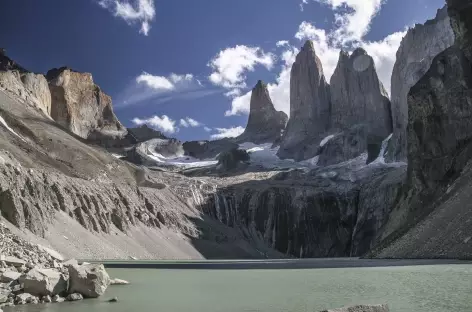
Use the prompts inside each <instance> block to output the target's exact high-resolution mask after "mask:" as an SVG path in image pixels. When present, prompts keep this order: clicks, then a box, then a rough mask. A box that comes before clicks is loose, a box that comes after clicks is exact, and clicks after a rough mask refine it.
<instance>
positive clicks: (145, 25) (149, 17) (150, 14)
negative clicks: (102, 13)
mask: <svg viewBox="0 0 472 312" xmlns="http://www.w3.org/2000/svg"><path fill="white" fill-rule="evenodd" d="M98 4H99V5H100V6H101V7H103V8H105V9H108V10H109V11H111V12H112V13H113V14H114V15H115V16H117V17H121V18H122V19H124V20H125V21H126V22H127V23H128V24H134V23H136V22H139V23H141V29H140V31H139V32H140V33H141V34H144V35H145V36H147V35H148V34H149V30H150V29H151V25H150V23H151V22H152V21H153V20H154V18H155V16H156V9H155V7H154V0H100V1H99V2H98Z"/></svg>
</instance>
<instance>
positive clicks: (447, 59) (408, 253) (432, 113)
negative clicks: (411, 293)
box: [377, 0, 472, 258]
mask: <svg viewBox="0 0 472 312" xmlns="http://www.w3.org/2000/svg"><path fill="white" fill-rule="evenodd" d="M448 5H450V7H449V12H451V19H452V25H453V29H454V32H455V35H456V41H455V43H454V45H453V46H452V47H450V48H448V49H446V50H445V51H443V52H441V53H440V54H438V55H437V56H436V57H435V58H434V59H433V61H432V64H431V68H430V69H429V70H428V71H427V72H426V74H425V75H424V76H423V77H422V78H421V79H420V80H419V81H418V83H417V84H416V85H415V86H413V87H412V88H411V90H410V92H409V94H408V127H407V133H408V180H407V184H406V188H405V190H407V191H405V192H404V194H403V195H402V197H401V198H402V199H401V201H400V202H399V204H398V205H397V207H396V208H395V209H394V213H393V214H392V215H391V217H390V220H391V221H389V223H388V224H387V226H386V232H385V235H388V234H390V235H389V236H388V237H386V239H385V245H387V247H386V248H384V249H383V250H382V249H381V248H379V250H377V252H378V253H377V255H379V256H381V257H392V256H394V257H408V258H409V257H438V258H442V257H445V258H470V257H472V244H471V243H470V240H471V235H470V234H471V233H470V222H472V210H471V209H470V200H471V198H470V194H471V191H470V190H471V189H472V184H471V183H470V181H471V180H470V179H471V176H472V170H471V166H472V163H471V159H472V122H471V119H470V116H471V114H472V63H471V60H470V59H468V55H470V51H472V40H471V36H472V33H470V26H471V13H472V11H471V10H472V9H471V8H472V1H470V0H468V1H448ZM438 229H440V230H438Z"/></svg>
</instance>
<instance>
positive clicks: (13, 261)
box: [0, 256, 26, 268]
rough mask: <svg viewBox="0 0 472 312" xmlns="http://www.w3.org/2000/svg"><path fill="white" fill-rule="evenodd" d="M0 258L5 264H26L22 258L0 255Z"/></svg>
mask: <svg viewBox="0 0 472 312" xmlns="http://www.w3.org/2000/svg"><path fill="white" fill-rule="evenodd" d="M0 260H2V261H4V262H5V263H6V264H7V265H12V266H14V267H16V268H19V267H22V266H23V265H25V264H26V262H25V261H24V260H21V259H18V258H16V257H13V256H0Z"/></svg>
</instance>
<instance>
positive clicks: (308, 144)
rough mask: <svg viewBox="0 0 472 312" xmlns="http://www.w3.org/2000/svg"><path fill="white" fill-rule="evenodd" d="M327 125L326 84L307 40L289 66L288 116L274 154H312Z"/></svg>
mask: <svg viewBox="0 0 472 312" xmlns="http://www.w3.org/2000/svg"><path fill="white" fill-rule="evenodd" d="M329 126H330V91H329V85H328V83H327V82H326V79H325V76H324V74H323V66H322V64H321V61H320V59H319V58H318V56H317V55H316V53H315V49H314V47H313V43H312V42H311V41H307V42H306V43H305V45H304V46H303V48H302V49H301V51H300V53H299V54H298V55H297V57H296V60H295V63H294V64H293V66H292V71H291V79H290V120H289V121H288V124H287V128H286V129H285V132H284V135H283V137H282V140H281V144H280V149H279V152H278V154H277V155H278V156H279V157H280V158H284V159H286V158H292V159H295V160H303V159H308V158H312V157H313V156H315V155H316V154H317V152H318V146H317V145H318V144H319V142H320V141H321V139H322V137H321V136H322V134H323V133H324V132H326V131H327V130H328V129H329Z"/></svg>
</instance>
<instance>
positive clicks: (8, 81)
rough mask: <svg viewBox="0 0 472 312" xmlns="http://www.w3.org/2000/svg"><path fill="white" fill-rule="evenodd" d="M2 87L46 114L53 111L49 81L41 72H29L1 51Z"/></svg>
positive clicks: (0, 83) (0, 73)
mask: <svg viewBox="0 0 472 312" xmlns="http://www.w3.org/2000/svg"><path fill="white" fill-rule="evenodd" d="M0 88H1V89H3V90H5V91H6V92H8V93H10V94H12V95H13V96H15V98H18V99H20V100H21V101H23V102H24V103H29V104H30V105H33V106H35V107H37V108H39V109H40V110H41V111H42V112H43V113H44V114H45V115H46V116H49V115H50V113H51V93H50V92H49V87H48V82H47V80H46V78H45V77H44V76H43V75H41V74H34V73H31V72H28V71H27V70H26V69H24V68H23V67H21V66H20V65H18V64H17V63H16V62H14V61H13V60H11V59H10V58H8V57H7V56H6V55H5V54H1V53H0Z"/></svg>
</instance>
